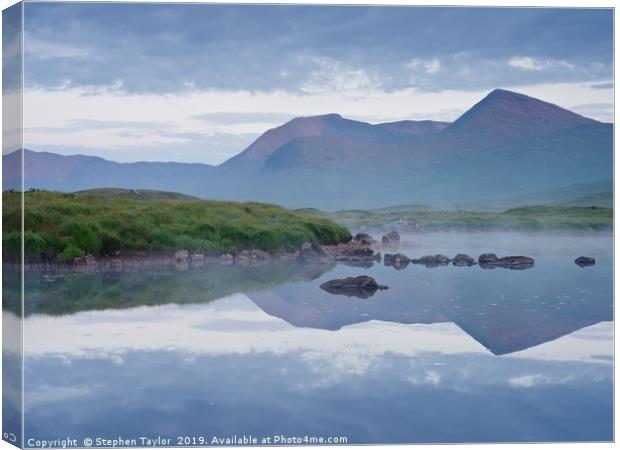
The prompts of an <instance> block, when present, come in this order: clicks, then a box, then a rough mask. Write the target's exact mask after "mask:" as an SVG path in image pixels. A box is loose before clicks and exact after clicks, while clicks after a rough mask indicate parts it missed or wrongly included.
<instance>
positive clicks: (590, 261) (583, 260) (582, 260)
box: [575, 256, 596, 267]
mask: <svg viewBox="0 0 620 450" xmlns="http://www.w3.org/2000/svg"><path fill="white" fill-rule="evenodd" d="M575 264H577V265H578V266H579V267H588V266H593V265H594V264H596V259H594V258H590V257H589V256H580V257H579V258H577V259H576V260H575Z"/></svg>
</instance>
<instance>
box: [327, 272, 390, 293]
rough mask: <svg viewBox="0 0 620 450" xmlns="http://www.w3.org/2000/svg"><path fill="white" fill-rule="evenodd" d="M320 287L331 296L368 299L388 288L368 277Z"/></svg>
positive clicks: (328, 282) (332, 282) (340, 281)
mask: <svg viewBox="0 0 620 450" xmlns="http://www.w3.org/2000/svg"><path fill="white" fill-rule="evenodd" d="M320 287H321V289H323V290H324V291H326V292H329V293H330V294H334V295H346V296H347V297H359V298H368V297H371V296H372V295H374V294H375V292H377V291H379V290H383V289H387V286H382V285H380V284H379V283H377V281H376V280H375V279H374V278H372V277H369V276H366V275H362V276H359V277H348V278H342V279H335V280H330V281H327V282H325V283H323V284H322V285H321V286H320Z"/></svg>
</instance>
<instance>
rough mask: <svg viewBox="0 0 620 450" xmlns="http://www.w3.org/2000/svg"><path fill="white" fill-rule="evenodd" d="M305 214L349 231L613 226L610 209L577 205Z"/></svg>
mask: <svg viewBox="0 0 620 450" xmlns="http://www.w3.org/2000/svg"><path fill="white" fill-rule="evenodd" d="M303 211H305V212H306V213H307V214H314V215H315V216H317V217H322V218H325V219H329V220H333V221H334V222H336V223H339V224H340V225H343V226H346V227H348V228H350V229H359V228H361V227H366V228H370V229H373V228H374V229H382V228H383V226H384V225H385V224H397V225H400V226H404V227H407V226H410V227H412V228H413V227H415V226H417V227H418V229H420V230H424V231H440V230H467V231H470V230H471V231H478V230H480V231H486V230H519V231H539V230H540V231H544V230H566V231H571V230H574V231H591V230H594V231H603V230H611V229H612V227H613V209H611V208H601V207H577V206H522V207H518V208H512V209H508V210H506V211H503V212H477V211H439V210H432V209H429V210H426V211H420V210H414V209H410V208H402V209H400V210H398V209H390V210H387V212H386V210H385V209H384V210H368V211H363V210H348V211H337V212H322V211H317V210H303Z"/></svg>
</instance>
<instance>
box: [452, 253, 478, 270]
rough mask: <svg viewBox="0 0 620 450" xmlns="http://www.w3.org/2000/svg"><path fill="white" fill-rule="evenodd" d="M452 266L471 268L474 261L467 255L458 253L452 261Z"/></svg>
mask: <svg viewBox="0 0 620 450" xmlns="http://www.w3.org/2000/svg"><path fill="white" fill-rule="evenodd" d="M452 264H453V265H455V266H458V267H463V266H468V267H469V266H473V265H474V264H476V261H475V260H474V258H472V257H471V256H469V255H466V254H464V253H459V254H458V255H456V256H455V257H454V259H453V260H452Z"/></svg>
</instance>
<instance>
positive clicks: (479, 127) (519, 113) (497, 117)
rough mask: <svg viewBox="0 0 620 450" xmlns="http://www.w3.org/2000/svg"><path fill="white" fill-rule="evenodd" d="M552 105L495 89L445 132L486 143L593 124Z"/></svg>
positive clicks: (591, 120) (591, 121)
mask: <svg viewBox="0 0 620 450" xmlns="http://www.w3.org/2000/svg"><path fill="white" fill-rule="evenodd" d="M595 123H598V122H597V121H596V120H593V119H589V118H587V117H584V116H580V115H579V114H576V113H574V112H572V111H569V110H567V109H564V108H562V107H560V106H558V105H554V104H553V103H549V102H545V101H543V100H539V99H536V98H534V97H529V96H527V95H525V94H520V93H518V92H513V91H508V90H505V89H495V90H493V91H491V92H490V93H489V94H487V96H486V97H484V98H483V99H482V100H480V101H479V102H478V103H476V104H475V105H474V106H473V107H472V108H471V109H469V110H468V111H467V112H465V113H464V114H463V115H462V116H461V117H459V118H458V119H457V120H456V121H455V122H454V123H452V124H451V125H450V126H449V127H448V128H446V132H447V133H448V134H459V135H461V137H462V138H463V139H465V140H466V141H471V140H472V139H474V136H475V139H474V140H476V141H484V142H489V140H502V139H510V138H515V137H526V136H532V135H541V134H547V133H552V132H554V131H556V130H560V129H563V128H571V127H574V126H578V125H585V124H595Z"/></svg>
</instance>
